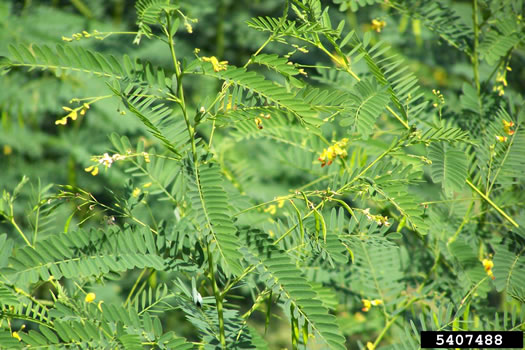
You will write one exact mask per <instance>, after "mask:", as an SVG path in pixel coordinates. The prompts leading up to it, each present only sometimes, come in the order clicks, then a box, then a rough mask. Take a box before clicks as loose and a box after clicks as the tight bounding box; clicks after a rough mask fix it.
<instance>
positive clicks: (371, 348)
mask: <svg viewBox="0 0 525 350" xmlns="http://www.w3.org/2000/svg"><path fill="white" fill-rule="evenodd" d="M366 348H367V350H374V349H375V348H376V347H375V346H374V344H373V343H372V342H367V343H366Z"/></svg>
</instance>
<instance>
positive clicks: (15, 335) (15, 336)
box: [11, 332, 22, 341]
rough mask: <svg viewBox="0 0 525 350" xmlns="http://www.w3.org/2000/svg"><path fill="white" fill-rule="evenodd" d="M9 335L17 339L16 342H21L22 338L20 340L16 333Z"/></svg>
mask: <svg viewBox="0 0 525 350" xmlns="http://www.w3.org/2000/svg"><path fill="white" fill-rule="evenodd" d="M11 335H12V336H13V338H16V339H18V341H22V338H20V335H19V334H18V332H13V333H12V334H11Z"/></svg>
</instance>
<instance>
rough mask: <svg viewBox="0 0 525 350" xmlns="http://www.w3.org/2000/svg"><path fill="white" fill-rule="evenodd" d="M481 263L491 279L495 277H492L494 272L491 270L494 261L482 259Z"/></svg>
mask: <svg viewBox="0 0 525 350" xmlns="http://www.w3.org/2000/svg"><path fill="white" fill-rule="evenodd" d="M481 263H482V264H483V268H484V269H485V272H486V273H487V275H488V276H490V278H492V279H496V277H494V273H493V272H492V268H493V267H494V262H493V261H492V260H490V259H483V261H482V262H481Z"/></svg>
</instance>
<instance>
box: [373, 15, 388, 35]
mask: <svg viewBox="0 0 525 350" xmlns="http://www.w3.org/2000/svg"><path fill="white" fill-rule="evenodd" d="M385 26H386V22H385V21H383V20H379V19H377V18H375V19H373V20H372V29H373V30H375V31H376V32H378V33H380V32H381V30H382V29H383V28H384V27H385Z"/></svg>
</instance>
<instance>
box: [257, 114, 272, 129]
mask: <svg viewBox="0 0 525 350" xmlns="http://www.w3.org/2000/svg"><path fill="white" fill-rule="evenodd" d="M261 118H264V119H270V118H271V116H270V114H269V113H266V114H264V113H261V114H259V117H257V118H255V119H254V121H255V125H256V126H257V129H259V130H260V129H262V128H263V125H262V119H261Z"/></svg>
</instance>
